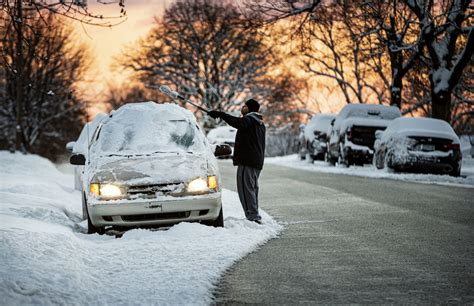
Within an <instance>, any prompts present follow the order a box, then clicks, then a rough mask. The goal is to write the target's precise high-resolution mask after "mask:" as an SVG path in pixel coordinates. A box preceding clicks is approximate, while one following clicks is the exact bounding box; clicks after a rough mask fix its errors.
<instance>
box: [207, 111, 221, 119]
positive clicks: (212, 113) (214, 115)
mask: <svg viewBox="0 0 474 306" xmlns="http://www.w3.org/2000/svg"><path fill="white" fill-rule="evenodd" d="M207 114H208V115H209V116H210V117H211V118H213V119H217V118H220V116H221V112H219V111H215V110H213V111H210V112H209V113H207Z"/></svg>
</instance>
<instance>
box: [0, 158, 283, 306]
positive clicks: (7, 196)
mask: <svg viewBox="0 0 474 306" xmlns="http://www.w3.org/2000/svg"><path fill="white" fill-rule="evenodd" d="M0 172H1V173H2V175H1V177H0V197H1V200H0V201H1V205H0V218H1V222H0V237H1V238H0V253H1V254H2V257H1V263H0V275H1V277H0V296H1V297H2V303H3V304H5V305H18V304H83V305H84V304H111V305H114V304H137V305H140V304H209V303H210V302H212V295H211V291H212V289H213V284H215V283H216V281H217V280H218V278H219V276H220V275H221V274H222V272H223V271H225V269H227V268H228V267H229V266H230V265H231V264H232V263H233V262H235V261H236V260H238V259H239V258H242V257H243V256H245V255H246V254H248V253H249V252H251V251H253V250H254V249H255V248H256V247H258V246H259V245H261V244H263V243H264V242H265V241H267V240H269V239H271V238H274V237H276V236H277V235H278V233H279V231H280V230H281V226H280V225H278V224H277V223H276V222H275V221H274V220H273V219H272V218H271V217H270V216H269V215H267V214H266V213H265V212H262V216H263V222H264V224H263V225H258V224H255V223H253V222H249V221H247V220H245V218H244V215H243V212H242V209H241V207H240V203H239V201H238V197H237V195H236V194H235V193H233V192H231V191H228V190H224V191H223V207H224V218H225V228H212V227H206V226H203V225H200V224H196V223H181V224H179V225H176V226H173V227H171V228H170V229H169V230H159V231H149V230H132V231H129V232H127V233H125V234H124V236H123V237H122V238H121V239H115V238H114V237H113V236H99V235H86V234H83V233H82V231H83V226H84V222H81V220H80V216H81V198H80V193H79V192H77V191H74V190H73V188H72V186H73V177H72V175H70V174H63V173H61V172H59V171H58V170H57V169H56V168H55V166H54V165H53V164H52V163H51V162H49V161H48V160H46V159H43V158H41V157H38V156H35V155H22V154H10V153H8V152H5V151H0Z"/></svg>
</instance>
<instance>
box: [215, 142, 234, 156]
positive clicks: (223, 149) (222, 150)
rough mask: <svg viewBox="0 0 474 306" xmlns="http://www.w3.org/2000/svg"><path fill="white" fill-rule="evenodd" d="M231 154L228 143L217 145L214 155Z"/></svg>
mask: <svg viewBox="0 0 474 306" xmlns="http://www.w3.org/2000/svg"><path fill="white" fill-rule="evenodd" d="M230 154H232V148H231V147H230V146H229V145H226V144H224V145H217V146H216V150H215V151H214V156H226V155H230Z"/></svg>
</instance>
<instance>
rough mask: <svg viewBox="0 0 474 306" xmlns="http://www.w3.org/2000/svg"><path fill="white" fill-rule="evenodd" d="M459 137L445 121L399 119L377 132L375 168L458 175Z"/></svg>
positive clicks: (459, 158)
mask: <svg viewBox="0 0 474 306" xmlns="http://www.w3.org/2000/svg"><path fill="white" fill-rule="evenodd" d="M461 161H462V156H461V148H460V142H459V138H458V136H457V135H456V134H455V133H454V131H453V129H452V127H451V126H450V125H449V124H448V123H447V122H445V121H442V120H438V119H432V118H398V119H395V120H394V121H393V122H392V123H391V124H390V125H389V126H388V127H387V129H386V130H385V132H377V140H376V142H375V156H374V163H375V166H376V167H377V168H378V169H382V168H385V167H388V168H390V169H393V170H396V171H411V172H427V173H442V174H449V175H453V176H459V175H460V174H461Z"/></svg>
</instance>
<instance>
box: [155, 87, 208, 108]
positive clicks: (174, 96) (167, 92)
mask: <svg viewBox="0 0 474 306" xmlns="http://www.w3.org/2000/svg"><path fill="white" fill-rule="evenodd" d="M160 91H161V92H162V93H164V94H165V95H167V96H168V97H170V98H171V99H173V100H176V99H179V100H181V101H183V102H185V103H189V104H191V105H192V106H194V107H197V108H198V109H200V110H202V111H203V112H205V113H206V114H207V113H209V111H208V110H207V109H205V108H203V107H201V106H199V105H197V104H195V103H193V102H191V101H189V100H188V99H186V98H185V97H183V96H182V95H180V94H179V93H177V92H176V91H173V90H171V89H170V88H169V87H168V86H166V85H161V86H160Z"/></svg>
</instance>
